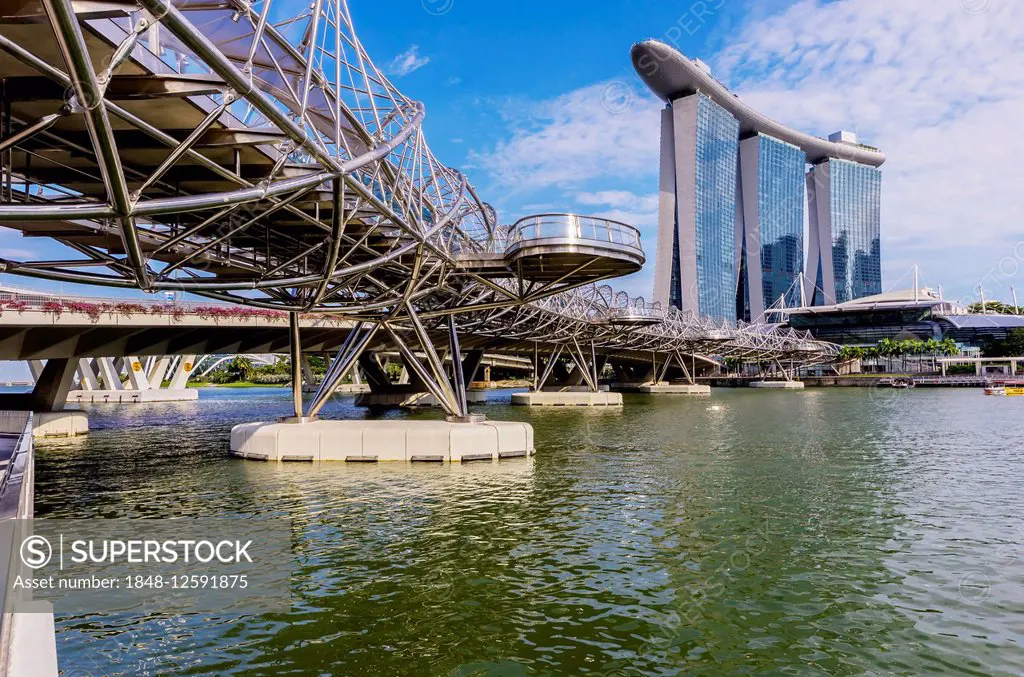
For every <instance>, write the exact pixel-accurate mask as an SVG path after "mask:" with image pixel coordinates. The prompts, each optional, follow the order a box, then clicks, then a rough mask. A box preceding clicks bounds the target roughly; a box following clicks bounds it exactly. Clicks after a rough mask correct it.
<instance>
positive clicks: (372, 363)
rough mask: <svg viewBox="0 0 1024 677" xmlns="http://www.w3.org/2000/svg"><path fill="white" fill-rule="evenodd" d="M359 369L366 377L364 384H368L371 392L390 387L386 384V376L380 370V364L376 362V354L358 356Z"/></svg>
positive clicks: (368, 353) (369, 353)
mask: <svg viewBox="0 0 1024 677" xmlns="http://www.w3.org/2000/svg"><path fill="white" fill-rule="evenodd" d="M359 369H360V370H361V371H362V372H363V375H364V376H365V377H366V382H367V383H369V384H370V389H371V390H383V389H384V388H387V386H388V385H390V384H389V383H388V376H387V374H386V373H385V372H384V370H383V369H382V368H381V366H380V362H379V361H378V360H377V354H376V353H372V352H367V353H363V354H362V355H360V356H359Z"/></svg>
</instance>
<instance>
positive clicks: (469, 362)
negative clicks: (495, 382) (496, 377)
mask: <svg viewBox="0 0 1024 677" xmlns="http://www.w3.org/2000/svg"><path fill="white" fill-rule="evenodd" d="M483 359H484V351H482V350H470V351H468V352H466V353H465V357H463V358H462V376H463V378H464V379H465V381H466V387H467V388H468V387H469V384H470V383H472V382H473V381H474V380H475V379H476V372H477V371H478V370H479V369H480V362H481V361H482V360H483ZM484 380H485V381H490V380H491V368H490V367H486V368H485V369H484Z"/></svg>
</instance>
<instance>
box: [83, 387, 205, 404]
mask: <svg viewBox="0 0 1024 677" xmlns="http://www.w3.org/2000/svg"><path fill="white" fill-rule="evenodd" d="M198 399H199V391H198V390H196V389H195V388H176V389H174V390H171V389H169V388H153V389H152V390H72V391H71V392H69V393H68V402H73V403H75V404H82V403H89V404H122V403H123V404H142V403H144V402H192V401H194V400H198Z"/></svg>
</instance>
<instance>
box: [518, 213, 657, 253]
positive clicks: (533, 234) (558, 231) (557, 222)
mask: <svg viewBox="0 0 1024 677" xmlns="http://www.w3.org/2000/svg"><path fill="white" fill-rule="evenodd" d="M511 235H512V238H511V244H516V243H519V242H523V241H525V240H539V239H545V238H569V239H576V240H594V241H598V242H610V243H612V244H617V245H622V246H624V247H629V248H631V249H636V250H637V251H639V252H640V253H643V248H642V246H641V244H640V231H639V230H637V229H636V228H634V227H633V226H630V225H628V224H625V223H620V222H619V221H612V220H611V219H602V218H598V217H596V216H580V215H578V214H536V215H533V216H527V217H525V218H522V219H520V220H519V221H517V222H516V223H515V225H513V226H512V234H511Z"/></svg>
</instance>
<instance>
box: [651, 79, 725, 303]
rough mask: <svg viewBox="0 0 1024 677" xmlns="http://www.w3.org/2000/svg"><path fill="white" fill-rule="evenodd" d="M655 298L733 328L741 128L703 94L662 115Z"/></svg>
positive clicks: (671, 108) (676, 105)
mask: <svg viewBox="0 0 1024 677" xmlns="http://www.w3.org/2000/svg"><path fill="white" fill-rule="evenodd" d="M661 144H662V152H661V198H662V199H661V201H660V213H659V216H658V245H659V246H658V258H657V260H656V264H655V265H656V267H657V270H658V273H657V282H656V287H655V299H656V300H658V301H661V303H663V304H667V305H672V306H675V307H677V308H682V309H683V310H691V311H693V312H695V313H699V314H701V315H705V316H707V317H711V318H714V319H715V320H718V321H726V322H732V321H733V320H734V319H735V304H736V276H737V270H736V260H735V252H736V236H735V230H734V223H735V218H736V204H737V201H736V191H737V177H736V155H737V152H738V149H739V124H738V123H737V121H736V119H735V118H734V117H732V116H731V115H730V114H729V113H728V112H727V111H725V110H724V109H723V108H722V107H721V106H719V105H717V104H716V103H715V102H713V101H712V100H711V99H709V98H708V97H706V96H702V95H700V94H695V95H693V96H688V97H683V98H681V99H679V100H677V101H675V102H674V104H673V105H672V106H671V107H670V108H666V109H665V110H664V111H663V113H662V138H661Z"/></svg>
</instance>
